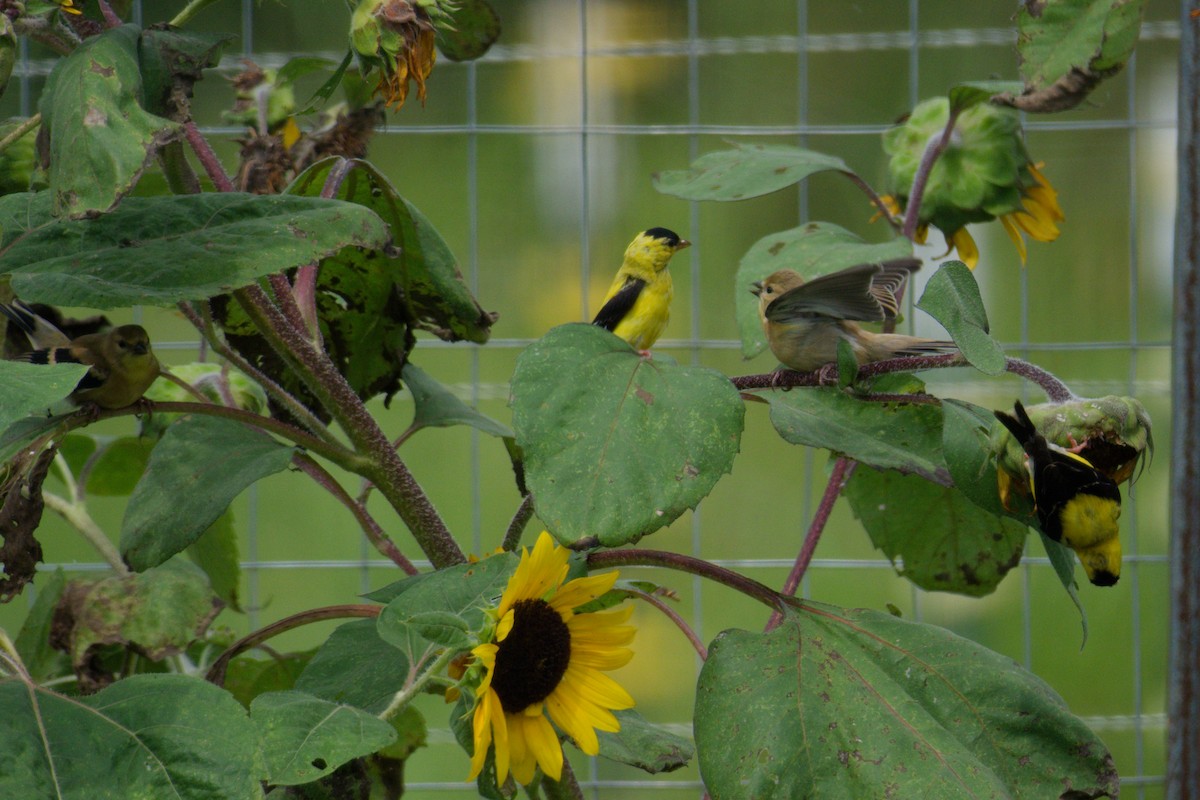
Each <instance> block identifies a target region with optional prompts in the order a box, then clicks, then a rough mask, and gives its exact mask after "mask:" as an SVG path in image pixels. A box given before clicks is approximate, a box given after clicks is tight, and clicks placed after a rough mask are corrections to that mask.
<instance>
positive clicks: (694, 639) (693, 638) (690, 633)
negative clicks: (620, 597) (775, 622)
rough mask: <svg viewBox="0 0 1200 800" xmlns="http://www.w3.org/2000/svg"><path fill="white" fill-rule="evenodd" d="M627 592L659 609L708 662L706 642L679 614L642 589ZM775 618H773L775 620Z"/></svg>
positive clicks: (701, 658) (701, 657)
mask: <svg viewBox="0 0 1200 800" xmlns="http://www.w3.org/2000/svg"><path fill="white" fill-rule="evenodd" d="M626 592H627V593H628V594H629V596H630V597H633V598H636V599H638V600H641V601H642V602H644V603H649V604H650V605H651V606H653V607H654V608H656V609H658V610H659V611H661V612H662V613H663V615H664V616H666V618H667V619H669V620H671V622H673V623H675V627H676V628H679V630H680V631H681V632H682V633H683V635H684V636H685V637H686V638H687V640H688V641H689V642H690V643H691V645H692V648H693V649H694V650H695V651H696V654H697V655H699V656H700V660H701V661H706V660H708V648H707V647H705V646H704V642H702V641H700V637H699V636H697V635H696V631H694V630H692V626H691V625H688V624H687V621H686V620H685V619H684V618H683V617H681V616H679V613H678V612H676V611H675V609H673V608H671V607H670V606H669V605H667V604H666V603H664V602H663V601H662V600H659V599H658V598H657V597H655V596H654V595H652V594H650V593H649V592H643V591H641V590H640V589H627V590H626ZM773 618H774V617H772V619H773Z"/></svg>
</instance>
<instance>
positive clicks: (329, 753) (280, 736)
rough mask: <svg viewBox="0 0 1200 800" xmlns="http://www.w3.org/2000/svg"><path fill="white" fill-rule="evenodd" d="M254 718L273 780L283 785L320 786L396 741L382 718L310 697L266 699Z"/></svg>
mask: <svg viewBox="0 0 1200 800" xmlns="http://www.w3.org/2000/svg"><path fill="white" fill-rule="evenodd" d="M250 719H251V720H253V721H254V727H255V728H256V729H257V730H258V734H259V737H260V738H261V739H262V743H263V756H264V758H265V760H266V762H267V773H268V776H269V777H268V780H269V781H270V782H271V783H273V784H277V785H280V786H294V785H296V784H299V783H308V782H310V781H315V780H317V779H318V778H322V777H324V776H326V775H329V774H330V773H332V772H333V771H334V770H335V769H337V768H338V767H340V766H341V765H342V764H344V763H346V762H347V761H349V760H350V759H352V758H359V757H361V756H365V755H369V754H371V753H374V752H375V751H376V750H379V749H380V748H382V747H385V746H387V745H389V744H391V743H392V742H393V741H395V739H396V731H395V730H394V729H393V728H392V726H391V725H389V724H388V723H387V722H384V721H383V720H381V719H379V718H378V717H376V716H374V715H372V714H368V713H366V712H365V711H361V710H359V709H357V708H355V707H354V706H345V705H338V704H337V703H331V702H329V701H328V700H322V699H320V698H318V697H313V696H312V695H310V694H305V693H304V692H296V691H290V692H270V693H267V694H260V695H259V696H258V697H256V698H254V702H252V703H251V704H250Z"/></svg>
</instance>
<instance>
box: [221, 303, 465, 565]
mask: <svg viewBox="0 0 1200 800" xmlns="http://www.w3.org/2000/svg"><path fill="white" fill-rule="evenodd" d="M234 297H235V298H237V300H238V302H239V303H241V305H242V307H243V308H244V309H245V310H246V313H247V314H248V315H249V316H250V319H251V320H252V321H253V322H254V324H255V326H256V327H257V328H258V329H259V331H260V332H261V333H262V334H263V336H264V338H265V339H266V340H267V342H268V344H270V345H271V347H272V348H274V349H275V351H276V352H277V353H279V355H280V356H281V357H282V358H283V359H284V360H285V361H287V362H288V364H289V366H291V367H292V368H293V369H294V370H295V372H296V374H297V375H298V376H299V377H300V379H301V380H303V381H304V383H305V385H306V386H307V387H308V389H309V391H311V392H312V393H313V395H314V396H315V397H316V398H317V399H318V400H319V401H320V402H321V404H322V405H323V406H324V407H325V408H326V409H327V410H328V411H329V412H330V414H332V415H333V418H334V419H335V420H337V422H338V424H339V425H340V426H341V427H342V430H344V431H345V432H346V435H347V436H348V437H349V438H350V441H351V443H352V444H353V445H354V447H355V449H356V450H358V451H359V452H360V453H362V454H363V455H364V456H365V457H366V458H367V459H369V462H370V464H369V466H368V468H367V470H365V471H359V470H354V471H355V472H357V473H358V474H359V475H361V476H362V477H364V478H367V479H368V480H370V481H371V482H372V483H374V484H375V485H376V487H378V489H379V491H380V493H381V494H382V495H383V496H384V497H385V498H387V501H388V503H390V504H391V506H392V508H394V509H395V510H396V513H397V514H399V515H400V518H401V519H402V520H403V521H404V524H405V525H407V526H408V529H409V530H410V531H411V532H412V534H413V536H414V537H415V538H416V540H417V543H418V544H419V545H420V546H421V550H422V551H423V552H424V553H425V555H427V556H428V557H429V560H430V561H431V562H433V565H434V566H435V567H446V566H451V565H453V564H461V563H463V562H464V561H466V556H464V555H463V552H462V550H461V549H460V548H459V546H458V543H457V542H456V541H454V537H453V536H451V534H450V531H449V529H447V528H446V523H445V522H444V521H443V520H442V518H441V516H440V515H439V514H438V513H437V510H436V509H435V508H434V507H433V503H431V502H430V500H429V497H428V496H427V495H426V494H425V492H424V490H423V489H422V488H421V486H420V484H418V483H417V482H416V480H415V479H414V478H413V475H412V473H411V472H410V471H409V469H408V467H407V466H406V465H405V463H404V462H403V461H401V460H400V457H399V455H397V454H396V451H395V450H394V449H393V448H392V444H391V442H389V441H388V439H387V436H386V435H384V433H383V431H382V430H380V428H379V424H378V423H377V422H376V420H375V418H374V417H372V416H371V414H370V412H368V411H367V409H366V406H364V405H363V403H362V401H361V400H360V399H359V398H358V395H356V394H355V393H354V389H353V388H352V387H351V386H350V384H349V383H347V382H346V379H345V377H344V376H343V375H342V374H341V373H340V372H338V370H337V367H336V366H335V365H334V364H333V362H332V361H331V360H330V359H329V356H328V355H327V354H326V353H324V352H323V351H318V350H316V349H314V348H313V347H312V345H311V343H309V342H308V341H307V340H306V339H305V338H304V335H303V334H302V333H301V332H300V331H298V330H296V329H295V328H294V327H292V326H291V325H290V324H289V323H288V321H287V320H286V319H285V318H284V316H283V315H282V313H281V312H280V311H279V309H278V308H276V307H275V306H274V305H273V304H272V303H271V302H270V300H269V299H268V298H267V296H266V293H265V292H263V291H262V289H260V288H259V287H257V286H249V287H247V288H245V289H239V290H238V291H236V292H234Z"/></svg>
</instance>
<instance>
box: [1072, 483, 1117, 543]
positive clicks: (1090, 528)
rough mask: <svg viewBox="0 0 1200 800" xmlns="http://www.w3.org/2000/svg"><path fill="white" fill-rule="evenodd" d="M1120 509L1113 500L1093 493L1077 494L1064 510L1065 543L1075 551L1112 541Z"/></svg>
mask: <svg viewBox="0 0 1200 800" xmlns="http://www.w3.org/2000/svg"><path fill="white" fill-rule="evenodd" d="M1120 516H1121V507H1120V506H1119V505H1117V504H1116V503H1115V502H1114V501H1113V500H1110V499H1108V498H1105V497H1096V496H1095V495H1091V494H1077V495H1075V496H1074V497H1072V498H1071V499H1070V500H1069V501H1068V502H1067V503H1066V504H1065V505H1064V506H1063V508H1062V512H1061V513H1060V515H1059V519H1060V521H1061V522H1062V531H1063V533H1062V536H1063V541H1064V542H1065V543H1066V544H1067V545H1069V546H1071V547H1073V548H1075V549H1076V550H1078V549H1081V548H1087V547H1095V546H1096V545H1098V544H1100V543H1102V542H1106V541H1108V540H1110V539H1113V538H1115V537H1116V536H1117V533H1118V527H1119V526H1118V524H1117V519H1118V518H1119V517H1120Z"/></svg>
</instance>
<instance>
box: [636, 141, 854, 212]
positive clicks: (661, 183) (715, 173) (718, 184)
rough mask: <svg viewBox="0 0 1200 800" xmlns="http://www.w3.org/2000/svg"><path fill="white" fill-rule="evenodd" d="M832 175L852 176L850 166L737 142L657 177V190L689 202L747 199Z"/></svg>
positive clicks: (822, 157) (809, 153) (824, 157)
mask: <svg viewBox="0 0 1200 800" xmlns="http://www.w3.org/2000/svg"><path fill="white" fill-rule="evenodd" d="M829 171H837V172H845V173H848V174H853V171H852V170H851V169H850V167H848V166H846V162H845V161H842V160H841V159H840V158H838V157H836V156H828V155H825V154H824V153H818V152H816V151H814V150H804V149H802V148H799V147H790V146H787V145H777V144H739V143H736V142H735V143H734V145H733V149H732V150H717V151H715V152H712V153H705V154H704V155H702V156H700V157H699V158H697V159H696V160H695V161H693V162H692V165H691V167H689V168H688V169H685V170H671V171H668V172H660V173H658V174H656V175H655V176H654V188H655V189H657V190H658V191H660V192H662V193H663V194H669V195H674V196H675V197H682V198H683V199H684V200H746V199H749V198H751V197H759V196H761V195H764V194H770V193H771V192H777V191H779V190H780V189H784V188H786V187H788V186H791V185H793V184H796V183H799V182H800V181H802V180H804V179H805V178H807V177H808V176H809V175H813V174H815V173H818V172H829Z"/></svg>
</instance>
